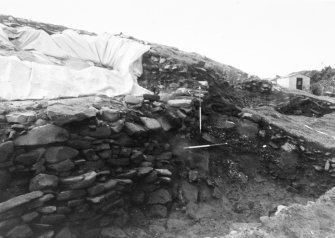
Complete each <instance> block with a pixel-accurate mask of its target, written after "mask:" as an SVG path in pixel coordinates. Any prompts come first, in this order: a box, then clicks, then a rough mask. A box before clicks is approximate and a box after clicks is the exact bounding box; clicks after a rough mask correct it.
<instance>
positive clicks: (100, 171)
mask: <svg viewBox="0 0 335 238" xmlns="http://www.w3.org/2000/svg"><path fill="white" fill-rule="evenodd" d="M145 98H149V100H145V101H143V99H140V98H135V97H131V96H127V97H125V98H124V100H122V99H121V100H120V101H119V102H117V103H115V102H114V104H113V103H109V105H110V107H105V106H101V105H95V107H93V106H92V107H83V106H80V105H76V106H73V105H70V104H54V105H50V106H48V107H47V108H44V109H43V110H39V111H36V110H31V111H28V112H27V111H15V112H6V110H5V111H4V113H3V115H4V119H3V121H2V126H3V129H2V130H1V132H2V134H1V136H2V139H3V142H2V143H1V144H0V167H1V170H0V176H1V182H0V183H1V184H0V185H1V191H2V193H1V195H0V199H1V203H0V234H1V235H3V236H4V237H32V236H33V237H37V236H38V235H40V237H52V236H53V235H54V234H55V237H59V238H60V237H70V236H65V235H64V234H63V233H66V234H67V235H68V234H70V231H69V230H64V229H61V230H59V229H58V227H59V226H60V225H62V226H64V225H65V224H67V225H69V226H76V225H80V226H82V225H83V224H84V225H86V226H89V227H94V226H98V227H100V226H101V225H103V224H102V223H104V220H103V218H105V220H107V218H106V217H108V218H109V220H108V223H113V221H114V220H115V223H118V222H119V223H120V222H121V223H122V219H120V218H119V217H122V215H124V214H127V213H126V211H127V209H128V207H130V206H140V207H142V208H143V209H149V213H151V215H152V216H156V217H165V216H166V214H167V209H168V206H169V204H171V202H172V195H171V192H170V190H169V188H170V184H171V177H172V176H173V171H174V168H173V166H172V165H173V164H172V163H173V156H174V155H173V154H172V153H171V151H170V145H169V144H168V143H166V142H164V141H163V140H160V139H159V138H163V136H162V133H163V134H164V133H169V131H170V130H174V129H175V128H176V125H177V126H180V125H179V124H178V123H180V120H181V119H180V118H176V117H175V115H176V114H175V112H176V111H178V110H180V108H181V107H183V108H189V109H192V100H191V99H187V100H186V99H178V100H170V101H168V104H171V105H172V106H171V109H169V110H167V111H166V113H165V114H164V113H163V114H157V115H153V114H152V112H153V111H162V110H163V109H166V107H168V106H166V105H167V104H163V103H161V102H160V103H159V102H158V101H157V99H158V100H159V96H157V95H156V96H155V95H147V96H145ZM116 104H117V106H116ZM113 105H114V106H113ZM139 107H143V108H146V109H147V111H148V112H149V111H150V112H151V114H149V113H148V114H144V113H143V112H141V111H139V110H138V108H139ZM170 114H171V115H170ZM158 115H159V116H158ZM155 117H156V118H155ZM155 138H158V139H155ZM146 206H150V207H148V208H147V207H146ZM108 232H109V231H108V230H107V231H106V230H102V231H101V232H100V235H102V236H104V235H103V234H105V235H106V234H107V233H108ZM106 236H107V237H108V235H106Z"/></svg>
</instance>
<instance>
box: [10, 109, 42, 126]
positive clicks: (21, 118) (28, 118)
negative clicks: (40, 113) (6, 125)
mask: <svg viewBox="0 0 335 238" xmlns="http://www.w3.org/2000/svg"><path fill="white" fill-rule="evenodd" d="M6 119H7V122H11V123H19V124H23V123H26V122H33V121H35V120H36V112H34V111H26V112H11V113H9V114H7V115H6Z"/></svg>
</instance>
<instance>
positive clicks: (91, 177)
mask: <svg viewBox="0 0 335 238" xmlns="http://www.w3.org/2000/svg"><path fill="white" fill-rule="evenodd" d="M96 176H97V173H96V172H94V171H92V172H88V173H86V174H82V175H78V176H73V177H67V178H63V179H60V184H61V185H62V186H63V187H65V188H66V189H80V188H87V187H90V186H91V185H92V184H93V183H94V182H95V180H96Z"/></svg>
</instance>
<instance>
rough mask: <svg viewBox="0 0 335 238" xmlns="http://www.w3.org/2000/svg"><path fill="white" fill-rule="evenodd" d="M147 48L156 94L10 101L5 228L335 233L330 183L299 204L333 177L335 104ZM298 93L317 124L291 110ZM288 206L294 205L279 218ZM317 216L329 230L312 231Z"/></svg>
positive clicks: (82, 232) (33, 231)
mask: <svg viewBox="0 0 335 238" xmlns="http://www.w3.org/2000/svg"><path fill="white" fill-rule="evenodd" d="M0 19H1V22H2V23H5V24H7V25H11V26H13V25H15V24H17V25H18V26H20V25H29V26H31V27H38V26H42V27H43V29H46V31H47V32H49V33H50V34H52V33H55V32H58V31H61V30H63V29H64V28H63V27H59V26H54V25H52V26H50V29H51V30H48V26H49V25H48V24H43V25H40V23H36V22H32V21H26V20H22V19H15V18H12V17H7V16H3V17H2V18H0ZM81 33H84V32H81ZM135 40H136V39H135ZM150 46H151V49H150V50H149V51H148V52H147V53H145V54H144V56H143V68H144V73H143V75H142V76H141V77H140V79H139V84H140V85H141V86H143V87H146V88H147V89H150V90H151V91H153V92H155V93H156V94H147V95H143V97H134V96H130V95H127V96H119V97H114V98H107V97H82V98H70V99H59V100H49V101H45V100H35V101H11V102H2V103H1V106H0V123H1V130H0V138H1V144H0V168H1V169H0V177H1V180H0V186H1V194H0V235H2V236H4V237H57V238H62V237H204V236H213V237H214V236H218V235H224V234H227V233H229V232H230V231H232V233H231V234H230V235H229V237H243V235H244V237H249V235H254V236H255V234H256V235H258V236H260V237H271V235H272V236H276V237H294V236H295V237H301V236H302V235H305V237H327V235H332V234H334V229H335V227H334V225H333V224H334V223H333V218H332V216H330V215H329V214H330V212H333V211H334V209H335V208H334V201H333V199H332V197H333V191H330V192H328V194H326V195H325V196H324V197H321V198H320V199H319V200H318V201H317V202H316V203H315V204H308V205H307V206H302V205H292V204H294V203H301V204H306V203H307V201H309V200H314V199H315V198H317V197H319V196H320V195H321V194H323V193H324V192H325V191H327V190H328V189H330V188H332V187H333V186H334V185H335V180H334V176H335V157H334V152H335V146H334V143H333V142H334V136H335V132H334V128H335V126H332V125H334V120H333V118H334V117H335V113H334V105H335V104H334V102H332V101H329V100H327V99H323V98H316V97H313V96H309V95H301V94H298V93H287V92H282V91H276V90H275V89H273V88H272V85H271V84H269V83H268V82H266V81H260V80H254V79H252V80H251V79H250V80H247V81H246V79H248V78H247V75H246V74H245V73H243V72H241V71H239V70H237V69H234V68H233V67H230V66H226V65H222V64H219V63H217V62H214V61H212V60H210V59H207V58H205V57H202V56H199V55H196V54H188V53H185V52H181V51H179V50H177V49H174V48H171V47H166V46H161V45H156V44H150ZM206 84H208V87H207V86H206ZM302 97H304V98H307V99H308V100H309V101H310V102H312V104H313V105H315V107H313V108H312V109H313V110H314V111H318V112H320V115H317V116H319V118H317V119H316V118H315V117H311V116H313V115H312V114H313V111H311V110H305V108H302V109H299V107H300V106H299V105H300V104H299V103H294V104H292V103H293V102H296V100H298V101H299V100H300V102H301V98H302ZM303 102H304V101H303ZM200 104H201V106H200ZM290 105H294V107H293V109H290V110H286V109H287V108H290ZM285 106H286V107H285ZM285 108H286V109H285ZM325 108H326V110H324V109H325ZM297 110H301V113H300V112H299V113H297V112H296V111H297ZM200 112H201V113H200ZM311 112H312V114H311ZM283 113H284V114H283ZM286 114H288V115H286ZM291 114H300V115H291ZM314 114H315V113H314ZM199 115H201V119H200V116H199ZM199 121H201V125H202V128H201V131H200V128H199V125H200V122H199ZM311 133H313V134H311ZM215 144H219V146H213V147H209V148H205V149H204V148H200V149H190V147H191V146H201V145H215ZM191 148H192V147H191ZM279 205H285V206H289V207H288V208H285V209H283V210H282V211H280V212H278V213H276V211H277V207H278V206H279ZM325 207H327V209H329V210H328V211H327V212H326V211H324V209H325ZM279 208H282V207H279ZM318 209H320V210H321V211H324V212H321V213H317V211H320V210H318ZM309 212H310V213H309ZM274 213H276V215H273V214H274ZM292 214H293V215H292ZM311 214H312V215H311ZM320 217H323V219H322V220H319V219H320ZM325 217H326V218H325ZM307 218H308V219H311V220H310V221H309V222H305V221H306V219H307ZM316 220H318V222H319V221H320V227H316V226H312V227H311V226H310V224H312V222H313V221H316ZM291 223H293V224H295V223H296V224H297V226H294V225H292V224H291ZM298 224H299V225H298ZM325 224H327V225H325ZM304 229H305V230H308V231H306V232H305V233H302V231H303V230H304ZM271 232H272V233H271ZM309 235H310V236H309Z"/></svg>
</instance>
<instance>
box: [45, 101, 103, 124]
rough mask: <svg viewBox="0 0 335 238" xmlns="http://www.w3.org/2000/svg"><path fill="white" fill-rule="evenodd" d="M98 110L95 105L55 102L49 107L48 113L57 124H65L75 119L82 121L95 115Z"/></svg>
mask: <svg viewBox="0 0 335 238" xmlns="http://www.w3.org/2000/svg"><path fill="white" fill-rule="evenodd" d="M96 114H97V110H96V109H95V108H93V107H87V106H85V105H80V104H75V105H67V104H53V105H50V106H48V107H47V115H48V117H49V118H50V120H52V121H53V122H55V123H56V124H60V125H62V124H65V123H69V122H73V121H82V120H84V119H86V118H91V117H95V116H96Z"/></svg>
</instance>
